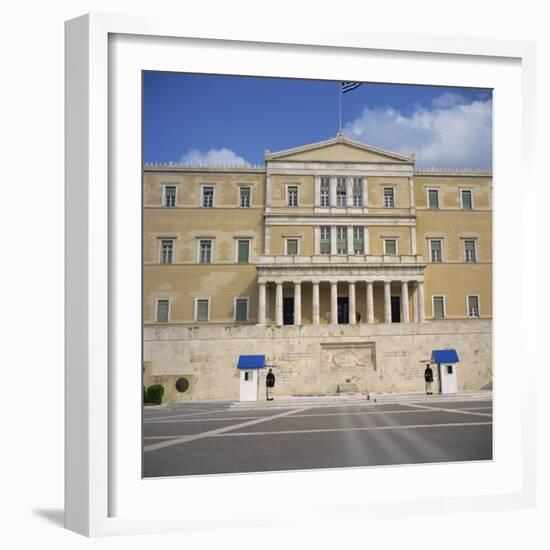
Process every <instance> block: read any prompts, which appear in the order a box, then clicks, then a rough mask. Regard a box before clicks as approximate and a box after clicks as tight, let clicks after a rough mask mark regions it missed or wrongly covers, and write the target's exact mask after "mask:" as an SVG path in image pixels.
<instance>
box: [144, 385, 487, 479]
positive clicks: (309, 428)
mask: <svg viewBox="0 0 550 550" xmlns="http://www.w3.org/2000/svg"><path fill="white" fill-rule="evenodd" d="M430 397H432V396H430ZM492 422H493V420H492V399H490V398H480V399H467V398H466V397H465V398H464V400H462V398H456V397H455V398H454V399H448V400H445V399H442V398H439V397H436V396H433V398H432V399H429V398H428V396H426V399H420V400H415V401H414V402H409V401H406V402H394V403H392V402H385V403H373V402H372V401H357V402H354V403H349V402H343V403H341V404H339V403H338V402H337V401H336V402H334V403H328V404H326V403H325V404H322V403H319V404H316V403H314V402H311V401H304V402H303V403H300V402H295V403H291V404H289V403H288V402H282V403H280V404H279V403H277V401H274V402H273V403H271V402H270V403H269V405H267V404H266V403H258V404H257V405H250V404H249V405H246V406H240V405H239V404H234V403H232V402H216V403H207V402H187V403H182V404H178V405H172V406H168V407H162V408H151V409H149V408H146V409H145V411H144V420H143V446H144V453H143V475H144V477H163V476H181V475H202V474H220V473H239V472H261V471H277V470H304V469H312V468H337V467H357V466H380V465H396V464H420V463H435V462H456V461H474V460H491V459H492V456H493V454H492V453H493V450H492V449H493V441H492V439H493V435H492V434H493V426H492Z"/></svg>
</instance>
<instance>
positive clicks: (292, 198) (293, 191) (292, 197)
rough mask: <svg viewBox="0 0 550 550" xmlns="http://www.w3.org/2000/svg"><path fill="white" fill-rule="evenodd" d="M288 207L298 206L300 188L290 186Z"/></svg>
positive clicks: (288, 189)
mask: <svg viewBox="0 0 550 550" xmlns="http://www.w3.org/2000/svg"><path fill="white" fill-rule="evenodd" d="M287 195H288V206H298V186H297V185H289V186H288V188H287Z"/></svg>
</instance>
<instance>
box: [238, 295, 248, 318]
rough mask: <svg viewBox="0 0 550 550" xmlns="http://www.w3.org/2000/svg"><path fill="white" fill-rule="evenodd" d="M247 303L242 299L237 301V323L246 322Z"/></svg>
mask: <svg viewBox="0 0 550 550" xmlns="http://www.w3.org/2000/svg"><path fill="white" fill-rule="evenodd" d="M247 305H248V301H247V300H244V299H242V298H239V299H238V300H237V311H236V316H235V318H236V320H237V321H247V320H248V319H247V317H246V310H247Z"/></svg>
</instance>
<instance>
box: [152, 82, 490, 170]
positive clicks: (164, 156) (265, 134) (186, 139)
mask: <svg viewBox="0 0 550 550" xmlns="http://www.w3.org/2000/svg"><path fill="white" fill-rule="evenodd" d="M339 86H340V83H339V82H331V81H319V80H295V79H279V78H259V77H240V76H218V75H195V74H184V73H159V72H147V73H144V79H143V117H144V118H143V128H144V136H143V147H144V161H145V162H170V161H172V162H187V163H204V164H224V163H230V164H244V163H250V164H262V163H263V160H264V149H269V150H271V151H279V150H282V149H288V148H290V147H296V146H299V145H305V144H308V143H312V142H315V141H321V140H324V139H328V138H331V137H334V136H335V135H336V132H337V131H338V126H339V116H338V94H339ZM342 105H343V108H342V119H343V120H342V122H343V124H342V126H343V131H344V133H345V134H346V135H347V136H349V137H350V138H352V139H355V140H357V141H361V142H363V143H367V144H369V145H373V146H375V147H382V148H385V149H389V150H393V151H396V152H400V153H407V154H410V153H416V155H417V165H418V166H435V167H445V168H476V169H479V168H490V167H491V157H492V93H491V90H485V89H473V88H450V87H435V86H411V85H393V84H373V83H363V84H362V85H361V86H360V87H358V88H357V89H355V90H353V91H351V92H348V93H346V94H344V95H343V101H342Z"/></svg>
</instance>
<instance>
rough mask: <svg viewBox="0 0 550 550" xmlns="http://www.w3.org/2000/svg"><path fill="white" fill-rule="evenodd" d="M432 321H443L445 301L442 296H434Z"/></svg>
mask: <svg viewBox="0 0 550 550" xmlns="http://www.w3.org/2000/svg"><path fill="white" fill-rule="evenodd" d="M433 304H434V319H443V318H444V317H445V301H444V300H443V296H434V297H433Z"/></svg>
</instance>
